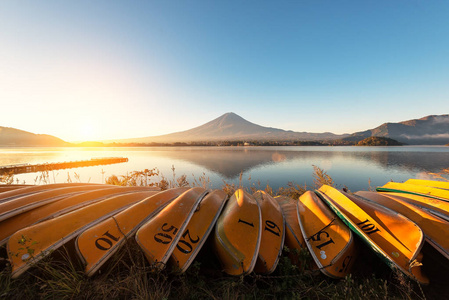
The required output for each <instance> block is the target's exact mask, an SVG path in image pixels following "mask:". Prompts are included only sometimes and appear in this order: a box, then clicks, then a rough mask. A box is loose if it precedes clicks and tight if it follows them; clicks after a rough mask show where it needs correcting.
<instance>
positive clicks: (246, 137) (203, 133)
mask: <svg viewBox="0 0 449 300" xmlns="http://www.w3.org/2000/svg"><path fill="white" fill-rule="evenodd" d="M346 136H348V135H336V134H333V133H330V132H325V133H310V132H294V131H286V130H282V129H277V128H272V127H264V126H260V125H257V124H254V123H251V122H249V121H247V120H245V119H243V118H242V117H240V116H239V115H237V114H235V113H232V112H231V113H226V114H224V115H222V116H220V117H218V118H216V119H214V120H212V121H210V122H208V123H206V124H204V125H201V126H198V127H195V128H192V129H189V130H185V131H181V132H176V133H171V134H166V135H160V136H150V137H143V138H134V139H124V140H117V141H116V142H121V143H173V142H187V143H188V142H205V141H236V140H241V141H256V140H257V141H295V140H296V141H318V140H335V139H341V138H343V137H346Z"/></svg>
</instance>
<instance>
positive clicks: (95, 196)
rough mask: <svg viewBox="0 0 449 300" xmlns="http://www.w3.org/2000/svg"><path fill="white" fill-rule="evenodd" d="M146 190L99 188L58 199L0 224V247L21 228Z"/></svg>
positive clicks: (140, 188)
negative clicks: (103, 201)
mask: <svg viewBox="0 0 449 300" xmlns="http://www.w3.org/2000/svg"><path fill="white" fill-rule="evenodd" d="M148 190H151V189H150V188H142V187H114V188H101V189H98V190H94V191H89V192H85V193H81V194H77V195H75V196H70V197H67V198H64V199H60V200H58V201H55V202H52V203H50V204H46V205H43V206H40V207H37V208H35V209H32V210H29V211H26V212H24V213H21V214H19V215H15V216H13V217H11V218H8V219H6V220H4V221H2V222H0V246H1V245H3V244H5V243H6V242H7V241H8V238H9V236H10V235H12V234H13V233H14V232H16V231H18V230H20V229H22V228H25V227H28V226H31V225H34V224H36V223H39V222H42V221H45V220H47V219H51V218H56V217H58V216H60V215H63V214H65V213H68V212H70V211H73V210H76V209H80V208H82V207H84V206H88V205H91V204H94V203H95V202H98V201H101V200H103V199H105V198H107V197H112V196H114V195H120V194H126V193H131V192H136V191H148Z"/></svg>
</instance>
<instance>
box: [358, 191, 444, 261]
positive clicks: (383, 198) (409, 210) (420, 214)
mask: <svg viewBox="0 0 449 300" xmlns="http://www.w3.org/2000/svg"><path fill="white" fill-rule="evenodd" d="M356 195H357V196H360V197H362V198H364V199H368V200H370V201H374V202H376V203H378V204H380V205H382V206H385V207H387V208H389V209H392V210H394V211H396V212H398V213H400V214H402V215H404V216H406V217H407V218H409V219H410V220H412V221H413V222H415V223H416V224H417V225H418V226H419V227H420V228H421V229H422V231H423V232H424V234H425V235H426V240H427V241H428V242H429V243H430V244H431V245H432V246H433V247H434V248H435V249H437V250H438V251H439V252H440V253H441V254H442V255H444V256H445V257H446V258H448V259H449V239H448V237H449V222H447V221H445V220H443V219H441V218H438V217H436V216H434V215H432V214H430V213H428V212H426V211H423V210H421V209H419V208H417V207H416V206H414V205H412V204H410V203H407V202H406V201H403V200H400V199H395V198H393V197H389V196H388V195H383V194H379V193H375V192H363V191H362V192H357V193H356Z"/></svg>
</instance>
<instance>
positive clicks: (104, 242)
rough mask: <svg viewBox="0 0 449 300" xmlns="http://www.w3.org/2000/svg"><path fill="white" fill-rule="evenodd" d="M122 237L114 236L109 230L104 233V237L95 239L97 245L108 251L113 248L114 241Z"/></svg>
mask: <svg viewBox="0 0 449 300" xmlns="http://www.w3.org/2000/svg"><path fill="white" fill-rule="evenodd" d="M119 239H120V238H118V237H116V236H113V235H112V234H110V233H109V230H108V231H106V232H105V233H103V235H102V237H100V238H98V239H96V240H95V247H97V248H98V249H100V250H103V251H107V250H109V249H111V247H112V244H113V241H114V242H117V241H118V240H119Z"/></svg>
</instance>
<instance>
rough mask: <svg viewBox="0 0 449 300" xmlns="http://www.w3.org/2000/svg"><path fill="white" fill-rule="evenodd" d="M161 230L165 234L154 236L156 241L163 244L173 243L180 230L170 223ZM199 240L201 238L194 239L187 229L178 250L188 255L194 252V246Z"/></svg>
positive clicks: (177, 246)
mask: <svg viewBox="0 0 449 300" xmlns="http://www.w3.org/2000/svg"><path fill="white" fill-rule="evenodd" d="M161 229H162V231H164V232H159V233H156V234H155V235H154V240H155V241H156V242H158V243H161V244H169V243H171V242H172V241H173V236H174V235H176V233H177V232H178V228H176V227H175V226H173V225H168V223H164V225H162V227H161ZM199 240H200V237H199V236H196V238H192V236H191V235H190V232H189V230H188V229H187V230H186V231H185V232H184V233H183V234H182V236H181V239H180V240H179V242H178V244H177V245H176V248H178V250H179V251H181V252H182V253H185V254H188V253H190V252H192V250H193V246H192V244H196V243H198V242H199Z"/></svg>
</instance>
